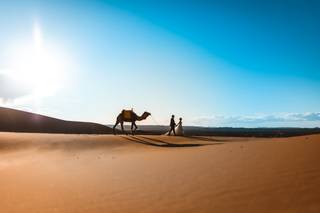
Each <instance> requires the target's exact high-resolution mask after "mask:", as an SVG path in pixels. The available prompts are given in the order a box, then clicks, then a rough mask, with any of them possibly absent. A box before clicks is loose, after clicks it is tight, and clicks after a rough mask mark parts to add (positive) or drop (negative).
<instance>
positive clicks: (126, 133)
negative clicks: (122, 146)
mask: <svg viewBox="0 0 320 213" xmlns="http://www.w3.org/2000/svg"><path fill="white" fill-rule="evenodd" d="M120 124H121V130H122V133H126V132H125V131H124V128H123V122H121V123H120ZM127 134H128V133H126V135H127Z"/></svg>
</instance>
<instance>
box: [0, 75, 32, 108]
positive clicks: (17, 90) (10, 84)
mask: <svg viewBox="0 0 320 213" xmlns="http://www.w3.org/2000/svg"><path fill="white" fill-rule="evenodd" d="M30 93H31V90H30V88H28V87H27V86H25V85H22V84H21V83H19V82H17V81H16V80H15V79H13V78H12V77H10V76H9V75H7V74H3V73H0V100H2V101H3V102H7V101H13V100H15V99H17V98H21V97H23V96H26V95H28V94H30Z"/></svg>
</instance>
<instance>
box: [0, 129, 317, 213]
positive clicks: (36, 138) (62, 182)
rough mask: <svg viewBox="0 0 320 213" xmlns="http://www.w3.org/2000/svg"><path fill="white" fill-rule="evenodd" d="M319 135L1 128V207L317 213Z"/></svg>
mask: <svg viewBox="0 0 320 213" xmlns="http://www.w3.org/2000/svg"><path fill="white" fill-rule="evenodd" d="M319 160H320V135H311V136H300V137H291V138H273V139H264V138H228V137H169V136H143V135H138V136H124V135H117V136H113V135H63V134H37V133H0V184H1V186H0V212H5V213H11V212H30V213H32V212H41V213H46V212H67V213H71V212H95V213H98V212H99V213H101V212H246V213H247V212H320V164H319Z"/></svg>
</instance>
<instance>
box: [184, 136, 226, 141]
mask: <svg viewBox="0 0 320 213" xmlns="http://www.w3.org/2000/svg"><path fill="white" fill-rule="evenodd" d="M183 137H185V138H188V139H192V140H198V141H199V140H200V141H209V142H228V141H229V140H222V139H215V138H207V137H203V136H183Z"/></svg>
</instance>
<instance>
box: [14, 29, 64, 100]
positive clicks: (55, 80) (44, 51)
mask: <svg viewBox="0 0 320 213" xmlns="http://www.w3.org/2000/svg"><path fill="white" fill-rule="evenodd" d="M11 61H12V62H11V63H12V67H13V69H12V70H11V75H12V76H13V77H14V78H15V79H16V80H17V81H18V82H21V83H22V84H23V85H27V86H28V87H29V88H31V89H32V91H33V95H34V96H37V97H43V96H48V95H52V94H54V93H55V92H56V91H57V90H58V89H59V88H60V87H61V86H62V85H63V81H64V80H65V77H66V76H65V74H64V73H65V68H66V67H65V66H66V63H65V60H64V59H63V58H62V54H59V52H58V51H56V49H55V48H51V47H50V46H49V45H48V44H47V43H45V42H44V41H43V36H42V32H41V29H40V26H39V25H38V24H36V23H35V24H34V26H33V41H32V42H31V43H30V44H24V45H21V46H19V47H18V49H17V50H15V51H14V53H13V55H12V59H11Z"/></svg>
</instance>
